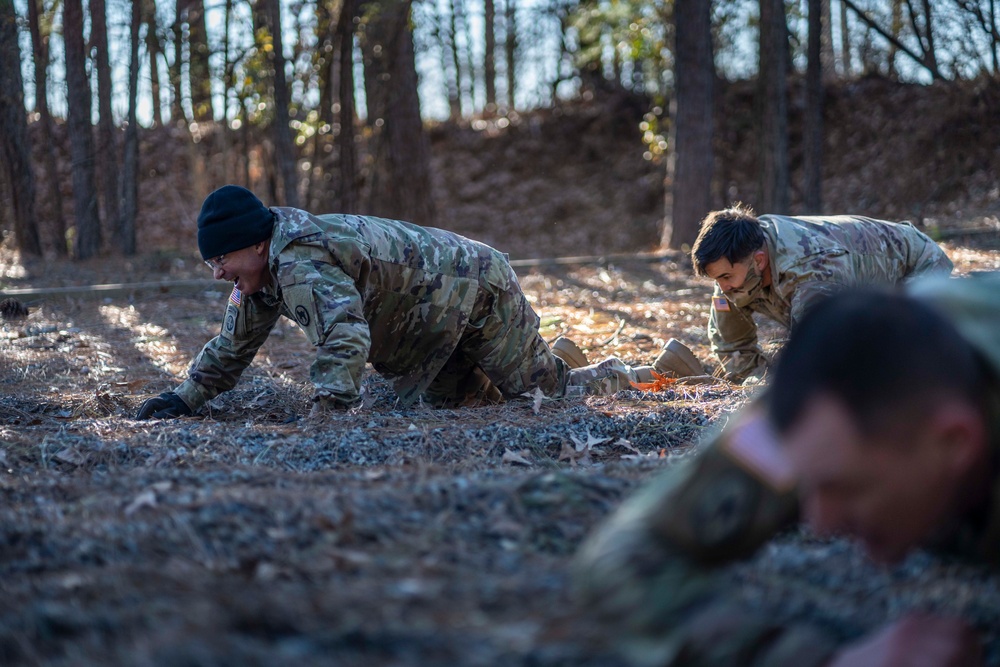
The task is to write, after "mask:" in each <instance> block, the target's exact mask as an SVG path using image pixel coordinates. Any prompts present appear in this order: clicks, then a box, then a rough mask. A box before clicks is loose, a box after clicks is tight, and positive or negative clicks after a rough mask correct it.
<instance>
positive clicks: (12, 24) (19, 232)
mask: <svg viewBox="0 0 1000 667" xmlns="http://www.w3.org/2000/svg"><path fill="white" fill-rule="evenodd" d="M29 1H30V0H29ZM0 137H2V139H0V143H2V146H3V164H4V170H5V171H6V172H7V173H6V176H7V178H6V180H7V182H8V183H9V185H10V194H11V199H12V203H13V205H14V235H15V237H16V239H17V247H18V250H20V251H21V252H22V253H23V254H25V255H34V256H39V255H41V254H42V245H41V241H40V240H39V236H38V219H37V217H36V215H35V177H34V174H33V173H32V171H31V142H30V139H29V138H28V119H27V115H26V113H25V109H24V81H23V80H22V78H21V49H20V48H19V47H18V36H17V14H16V13H15V11H14V2H13V0H0Z"/></svg>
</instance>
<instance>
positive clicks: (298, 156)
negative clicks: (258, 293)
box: [0, 0, 1000, 259]
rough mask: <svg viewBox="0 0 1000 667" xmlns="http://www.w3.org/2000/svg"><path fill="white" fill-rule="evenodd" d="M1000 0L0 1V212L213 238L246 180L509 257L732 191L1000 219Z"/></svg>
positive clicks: (123, 246) (44, 231) (665, 217)
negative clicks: (228, 200) (462, 237)
mask: <svg viewBox="0 0 1000 667" xmlns="http://www.w3.org/2000/svg"><path fill="white" fill-rule="evenodd" d="M997 4H998V3H997V0H933V1H932V0H800V1H794V0H793V1H788V2H786V1H784V0H717V1H715V2H709V1H707V0H596V1H594V0H499V2H495V1H494V0H417V1H415V2H411V1H409V0H377V1H376V0H373V1H367V2H366V1H361V0H315V1H311V0H295V1H294V2H289V1H282V0H256V1H255V2H250V3H247V2H242V1H240V0H224V1H223V2H219V3H209V2H205V0H178V1H177V2H165V1H163V0H161V1H160V2H154V1H152V0H139V1H137V2H124V1H123V0H107V2H106V1H105V0H91V2H89V3H88V4H87V5H86V6H84V5H83V4H82V2H81V0H0V24H2V27H3V32H2V35H0V45H2V49H0V71H2V72H3V74H0V77H2V81H0V86H2V89H0V99H2V101H0V107H2V109H0V110H2V114H0V133H2V136H3V146H4V151H5V152H4V156H5V159H4V161H3V162H4V164H3V169H2V170H0V171H2V173H3V178H2V179H0V181H2V189H0V192H2V194H3V198H2V199H3V201H2V203H3V205H2V207H0V211H2V216H3V217H2V226H3V230H4V232H5V234H6V235H7V238H8V239H10V240H11V241H12V242H14V243H15V244H16V247H17V248H18V249H19V250H20V251H21V253H22V255H23V256H24V257H26V258H30V257H32V256H41V255H43V254H47V255H49V256H50V257H60V256H69V257H72V258H74V259H86V258H89V257H94V256H99V255H103V254H107V253H123V254H125V255H131V254H134V253H136V252H143V251H155V250H159V249H161V248H162V247H163V246H164V245H167V246H175V247H181V248H188V249H191V250H193V238H194V233H193V232H194V217H195V216H196V214H197V207H198V204H199V203H200V201H201V199H202V198H203V197H204V195H206V194H207V193H208V192H209V191H210V190H211V189H212V188H214V187H217V186H219V185H222V184H224V183H227V182H233V183H240V184H243V185H246V186H247V187H250V188H251V189H253V190H254V191H255V192H257V193H258V194H259V195H260V196H261V198H262V199H263V200H264V201H265V202H266V203H268V204H269V205H288V206H301V207H305V208H308V209H310V210H313V211H315V212H330V211H340V212H359V213H369V214H376V215H383V216H387V217H395V218H401V219H406V220H411V221H414V222H418V223H421V224H432V225H436V226H442V227H449V228H453V229H457V230H458V231H462V232H464V233H468V234H470V235H473V236H478V237H480V238H483V240H485V241H487V242H492V243H494V244H496V245H498V246H500V247H501V248H503V249H506V250H513V251H514V254H515V255H516V254H521V253H522V252H523V254H536V255H537V254H538V253H539V248H546V249H547V251H548V252H549V253H550V254H551V252H553V251H564V252H587V251H588V250H590V251H593V252H607V251H609V250H611V251H630V250H646V249H650V248H652V247H655V246H657V245H660V244H662V245H665V246H669V247H673V248H683V247H685V246H686V244H690V243H691V241H692V240H693V238H694V235H695V234H696V233H697V224H698V221H699V220H700V219H701V217H702V216H703V215H704V213H705V212H706V211H708V210H710V209H711V208H713V207H718V206H721V205H724V204H727V203H729V202H730V201H733V200H743V201H745V202H747V203H750V204H752V205H754V206H755V207H756V208H758V209H759V210H761V211H772V212H796V213H818V212H845V211H850V212H857V213H866V214H870V215H883V216H887V217H900V218H903V217H905V218H909V219H912V220H914V221H915V222H917V223H918V224H924V223H927V224H929V225H930V226H935V225H941V224H944V225H947V224H948V223H949V215H951V214H954V213H956V212H958V213H960V214H961V215H960V216H959V217H960V218H961V219H962V221H963V222H965V223H969V221H970V215H971V216H972V218H975V220H973V222H974V223H976V221H978V222H984V221H985V222H986V223H990V222H991V221H995V218H996V216H995V213H996V201H997V199H998V193H997V188H996V185H995V184H994V182H993V178H992V174H995V173H996V171H997V160H998V158H997V151H996V147H997V146H998V144H1000V139H998V137H997V136H996V135H997V132H998V130H997V129H996V125H997V124H996V123H995V122H993V121H992V120H991V119H995V118H996V117H997V111H998V108H997V107H998V99H1000V96H998V93H997V79H998V77H1000V65H998V49H1000V46H998V45H1000V33H998V19H997ZM519 159H520V162H519V163H518V160H519ZM514 163H518V164H514ZM574 164H575V165H576V166H578V167H580V168H579V169H577V170H576V171H574V170H573V169H572V166H573V165H574ZM609 166H610V167H611V168H608V167H609ZM900 166H903V167H904V168H903V169H900V168H899V167H900ZM588 196H589V201H586V200H587V199H588ZM951 217H952V218H954V217H955V216H954V215H951ZM952 222H954V220H952ZM581 224H583V225H584V226H591V227H596V228H601V229H604V230H605V231H607V230H606V228H607V227H609V226H611V227H616V228H618V229H619V234H618V235H617V236H614V237H611V236H609V235H608V234H606V233H605V234H603V235H602V234H601V233H597V232H595V233H592V234H580V233H575V232H576V230H577V228H578V227H579V226H580V225H581ZM976 224H978V223H976ZM533 236H536V237H537V238H535V239H534V241H530V240H529V238H530V237H533ZM526 237H528V238H526ZM567 237H568V238H571V239H573V242H572V243H567V242H565V241H564V239H566V238H567ZM549 238H551V239H552V241H553V244H554V245H553V244H547V243H538V241H539V239H542V240H546V239H549ZM518 240H523V241H524V242H523V243H521V244H519V243H518ZM595 245H596V246H597V247H591V246H595ZM504 246H509V247H504ZM543 254H544V253H543Z"/></svg>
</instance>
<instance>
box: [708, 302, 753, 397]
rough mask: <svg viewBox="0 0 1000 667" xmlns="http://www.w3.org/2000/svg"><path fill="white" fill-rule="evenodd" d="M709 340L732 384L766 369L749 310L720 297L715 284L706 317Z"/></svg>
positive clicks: (726, 376) (725, 374) (725, 375)
mask: <svg viewBox="0 0 1000 667" xmlns="http://www.w3.org/2000/svg"><path fill="white" fill-rule="evenodd" d="M708 340H709V343H710V344H711V346H712V352H713V353H715V356H716V357H718V359H719V363H720V364H722V370H723V372H724V375H723V377H725V378H726V379H727V380H729V381H731V382H741V381H742V380H743V379H744V378H746V377H747V376H749V375H751V374H753V373H754V372H755V371H757V370H758V369H763V368H765V367H766V366H767V360H766V359H765V358H764V354H763V352H762V351H761V349H760V346H759V345H758V344H757V324H756V323H755V322H754V321H753V316H752V315H751V313H750V311H749V310H747V309H745V308H737V307H736V305H735V304H733V303H732V302H731V301H729V300H728V299H726V297H725V296H723V294H722V291H721V290H720V289H719V287H718V285H716V287H715V293H714V294H713V295H712V308H711V311H710V312H709V316H708Z"/></svg>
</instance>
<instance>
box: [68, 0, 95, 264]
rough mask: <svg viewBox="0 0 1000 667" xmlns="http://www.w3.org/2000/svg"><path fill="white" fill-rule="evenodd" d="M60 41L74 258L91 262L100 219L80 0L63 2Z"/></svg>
mask: <svg viewBox="0 0 1000 667" xmlns="http://www.w3.org/2000/svg"><path fill="white" fill-rule="evenodd" d="M63 40H64V42H65V49H66V88H67V93H68V97H69V99H71V100H73V103H72V104H70V105H69V108H68V112H67V119H66V120H67V126H68V130H69V138H70V157H71V159H72V161H73V213H74V217H75V224H76V238H75V239H74V255H75V257H76V258H77V259H90V258H91V257H94V256H96V255H97V254H98V253H100V251H101V220H100V217H99V216H98V212H97V189H96V187H95V186H94V181H95V179H94V158H95V155H94V135H93V132H94V128H93V125H92V123H91V118H90V105H91V95H90V81H89V80H88V78H87V56H86V50H85V46H84V43H83V6H82V2H81V0H64V3H63Z"/></svg>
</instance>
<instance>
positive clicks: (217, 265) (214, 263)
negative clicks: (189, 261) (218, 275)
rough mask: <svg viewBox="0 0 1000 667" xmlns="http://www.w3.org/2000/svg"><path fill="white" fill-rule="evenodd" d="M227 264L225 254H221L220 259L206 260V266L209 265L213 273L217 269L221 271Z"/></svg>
mask: <svg viewBox="0 0 1000 667" xmlns="http://www.w3.org/2000/svg"><path fill="white" fill-rule="evenodd" d="M225 263H226V255H225V253H223V254H221V255H219V256H218V257H215V258H213V259H206V260H205V264H206V265H208V268H210V269H212V271H215V270H216V269H221V268H222V266H223V265H224V264H225Z"/></svg>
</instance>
